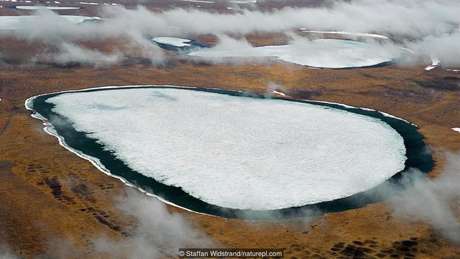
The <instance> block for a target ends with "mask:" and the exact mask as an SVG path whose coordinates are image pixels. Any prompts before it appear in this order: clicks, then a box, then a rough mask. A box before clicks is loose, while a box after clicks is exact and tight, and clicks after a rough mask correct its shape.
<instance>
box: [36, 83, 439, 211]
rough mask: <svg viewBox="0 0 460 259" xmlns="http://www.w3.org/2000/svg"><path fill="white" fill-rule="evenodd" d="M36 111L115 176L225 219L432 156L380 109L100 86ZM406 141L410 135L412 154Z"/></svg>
mask: <svg viewBox="0 0 460 259" xmlns="http://www.w3.org/2000/svg"><path fill="white" fill-rule="evenodd" d="M27 106H28V108H30V109H32V108H33V110H34V111H36V112H37V113H38V114H39V115H40V116H41V118H43V119H46V118H48V119H50V120H49V122H50V123H51V125H52V127H53V128H52V130H50V129H49V131H50V132H55V134H56V135H57V136H59V137H60V138H61V140H62V143H64V145H65V146H66V147H67V148H69V149H71V150H72V151H74V152H76V153H79V154H85V156H86V157H92V158H91V159H93V160H94V161H97V164H100V165H101V167H104V168H106V169H107V170H109V171H110V173H111V174H114V175H117V176H120V177H122V178H124V179H125V180H127V181H128V182H130V183H133V184H135V185H136V186H138V187H140V188H142V189H147V190H151V191H152V192H153V193H155V194H156V195H159V196H161V198H162V199H164V200H166V201H168V202H170V203H173V204H175V205H178V206H181V207H185V208H188V209H191V210H194V211H199V212H204V213H210V214H217V215H224V216H229V215H230V214H232V213H233V212H231V210H228V209H235V210H238V211H239V210H244V211H254V210H256V211H273V210H280V209H286V208H292V207H302V206H305V205H312V204H318V203H324V202H326V203H327V202H328V201H334V200H337V199H341V198H346V197H353V196H354V195H357V194H358V193H361V192H364V191H367V190H369V189H372V188H374V187H376V186H378V185H379V184H381V183H383V182H385V181H386V180H388V179H389V178H391V177H392V176H394V175H395V174H398V173H399V172H401V171H403V170H404V169H405V167H407V166H411V167H417V166H416V164H417V163H418V162H417V161H415V160H413V158H414V157H417V154H418V153H417V152H420V154H421V152H423V153H424V154H425V153H426V152H425V151H424V150H423V149H424V143H423V141H422V139H421V136H420V135H417V134H418V133H417V131H416V129H415V127H414V126H412V125H410V124H408V123H406V122H404V121H402V120H399V119H396V118H393V117H389V116H384V115H383V114H381V113H378V112H375V111H369V110H360V109H357V108H350V107H348V108H347V107H345V106H343V107H342V106H340V105H335V104H313V103H308V102H296V101H288V100H281V99H265V98H259V97H246V96H244V95H241V93H238V92H229V91H223V90H211V89H183V88H175V87H173V88H170V87H140V88H139V87H135V88H123V89H94V90H86V91H77V92H68V93H58V94H50V95H44V96H38V97H36V98H33V99H32V101H30V102H27ZM354 111H356V112H354ZM387 122H389V123H390V124H391V125H390V124H388V123H387ZM51 125H50V127H51ZM395 125H399V126H398V127H400V128H399V129H395V128H394V126H395ZM401 134H402V135H401ZM403 135H411V140H410V141H412V142H413V143H410V146H411V149H409V150H406V145H405V139H404V138H403ZM414 136H415V137H414ZM415 149H416V150H415ZM414 150H415V151H414ZM414 152H415V155H414ZM406 156H407V157H409V159H407V157H406ZM429 159H431V156H429ZM414 161H415V162H414ZM430 161H432V160H430ZM176 187H177V188H176ZM222 208H225V210H221V209H222ZM232 216H235V214H234V213H233V214H232Z"/></svg>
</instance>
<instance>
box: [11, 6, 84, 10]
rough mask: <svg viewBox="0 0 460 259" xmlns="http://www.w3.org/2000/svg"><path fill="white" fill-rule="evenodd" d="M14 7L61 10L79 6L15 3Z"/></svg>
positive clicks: (76, 8)
mask: <svg viewBox="0 0 460 259" xmlns="http://www.w3.org/2000/svg"><path fill="white" fill-rule="evenodd" d="M15 8H16V9H19V10H40V9H48V10H54V11H63V10H78V9H80V7H78V6H43V5H17V6H15Z"/></svg>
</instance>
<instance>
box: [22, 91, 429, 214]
mask: <svg viewBox="0 0 460 259" xmlns="http://www.w3.org/2000/svg"><path fill="white" fill-rule="evenodd" d="M133 88H136V89H140V88H174V89H183V90H187V91H205V92H211V93H219V94H226V95H232V96H245V97H248V96H250V98H264V97H263V96H261V95H256V94H252V93H251V94H247V93H241V92H236V91H228V90H220V89H208V88H194V89H189V88H181V87H171V86H159V87H157V86H145V87H125V88H123V89H133ZM120 89H121V88H112V89H90V90H85V91H83V92H95V91H112V90H120ZM80 92H82V91H80ZM67 93H69V92H67ZM60 94H62V93H53V94H48V95H42V96H37V97H36V98H34V99H33V102H32V105H31V106H32V107H31V108H32V109H33V110H34V111H35V112H37V113H38V114H40V115H41V116H43V117H44V118H46V119H47V120H48V121H49V122H50V123H51V124H52V125H53V127H54V128H55V130H56V132H57V134H58V135H60V136H61V137H62V138H63V139H64V141H65V143H66V144H67V145H68V146H69V147H71V148H73V149H76V150H79V151H81V152H82V153H84V154H86V155H88V156H91V157H95V158H98V159H99V160H100V162H101V164H102V165H103V166H104V167H105V168H107V169H108V170H109V171H110V173H111V174H113V175H116V176H120V177H122V178H124V179H125V180H127V181H128V182H130V183H132V184H134V185H136V186H138V187H140V188H142V189H144V190H147V191H149V192H151V193H154V194H155V195H157V196H160V197H162V198H163V199H165V200H167V201H169V202H171V203H174V204H176V205H178V206H181V207H184V208H187V209H190V210H193V211H196V212H201V213H206V214H212V215H217V216H222V217H229V218H234V217H247V218H253V219H263V218H271V217H273V216H274V215H276V216H277V217H296V216H303V215H305V214H306V213H311V209H313V210H314V211H320V212H334V211H342V210H347V209H352V208H358V207H362V206H364V205H366V204H369V203H373V202H376V201H379V200H380V199H381V196H379V195H375V194H376V193H378V192H379V190H380V189H382V188H384V185H385V184H386V183H383V184H381V185H380V186H377V187H376V188H373V189H371V190H369V191H366V192H362V193H358V194H355V195H352V196H350V197H347V198H343V199H338V200H334V201H328V202H322V203H317V204H313V205H306V206H302V207H295V208H288V209H281V210H272V211H255V210H238V209H228V208H222V207H218V206H215V205H211V204H208V203H206V202H203V201H201V200H199V199H196V198H194V197H192V196H190V195H189V194H187V193H186V192H184V191H183V190H182V189H181V188H178V187H173V186H168V185H165V184H162V183H160V182H157V181H155V180H154V179H153V178H149V177H146V176H144V175H142V174H140V173H138V172H136V171H134V170H132V169H131V168H130V167H129V166H127V165H126V164H125V163H124V162H123V161H121V160H119V159H117V158H116V157H115V155H114V154H113V152H111V151H108V150H104V146H103V145H101V144H99V143H97V139H93V138H90V137H88V136H87V135H86V133H85V132H80V131H77V130H76V129H75V128H73V127H72V124H71V122H70V121H69V120H68V119H67V118H66V117H63V116H61V115H59V114H57V113H55V112H53V111H52V109H53V108H54V105H53V104H50V103H47V102H46V100H47V99H48V98H51V97H54V96H57V95H60ZM276 99H283V100H285V101H291V102H299V103H309V104H313V105H321V106H326V107H330V108H333V109H340V110H345V111H348V112H353V113H357V114H362V115H366V116H370V117H374V118H378V119H380V120H382V121H384V122H386V123H387V124H389V125H390V126H391V127H392V128H393V129H395V130H396V131H397V132H398V133H399V134H400V135H401V136H402V137H403V139H404V145H405V147H406V156H407V160H406V162H405V169H404V170H403V171H401V172H399V173H398V174H396V175H394V176H393V177H392V178H391V179H389V180H388V181H389V182H390V183H392V184H395V185H398V183H399V181H400V180H401V177H402V176H403V175H407V174H409V173H410V171H409V170H408V169H409V168H416V169H418V170H420V171H422V172H429V171H431V170H432V168H433V166H434V161H433V158H432V156H431V154H430V152H427V150H428V148H427V146H426V144H425V142H424V141H423V136H422V135H421V134H420V133H419V132H418V131H417V127H416V126H414V125H411V124H409V123H406V122H404V121H402V120H399V119H396V118H391V117H387V116H384V115H383V114H381V113H379V112H376V111H368V110H362V109H358V108H351V107H343V106H341V105H338V104H327V103H317V102H310V101H303V100H288V99H284V98H276ZM55 119H58V120H57V121H59V122H60V123H56V124H53V121H56V120H55ZM378 162H379V161H375V163H378Z"/></svg>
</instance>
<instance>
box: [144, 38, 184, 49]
mask: <svg viewBox="0 0 460 259" xmlns="http://www.w3.org/2000/svg"><path fill="white" fill-rule="evenodd" d="M152 40H153V41H154V42H156V43H158V44H167V45H171V46H174V47H190V46H191V41H192V40H189V39H183V38H176V37H155V38H152Z"/></svg>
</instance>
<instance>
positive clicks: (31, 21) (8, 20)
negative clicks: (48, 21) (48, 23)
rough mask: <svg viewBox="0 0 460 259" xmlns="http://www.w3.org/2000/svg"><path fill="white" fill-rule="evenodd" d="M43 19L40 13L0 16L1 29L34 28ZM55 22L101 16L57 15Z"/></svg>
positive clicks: (72, 21) (78, 22) (95, 19)
mask: <svg viewBox="0 0 460 259" xmlns="http://www.w3.org/2000/svg"><path fill="white" fill-rule="evenodd" d="M39 19H42V18H41V17H40V16H38V15H23V16H0V31H16V30H22V29H24V28H29V29H30V28H33V27H34V26H36V24H37V21H38V20H39ZM53 19H54V22H56V23H60V22H63V23H65V22H69V23H73V24H81V23H84V22H89V21H100V20H101V18H99V17H91V16H80V15H56V16H55V17H54V18H53Z"/></svg>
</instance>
